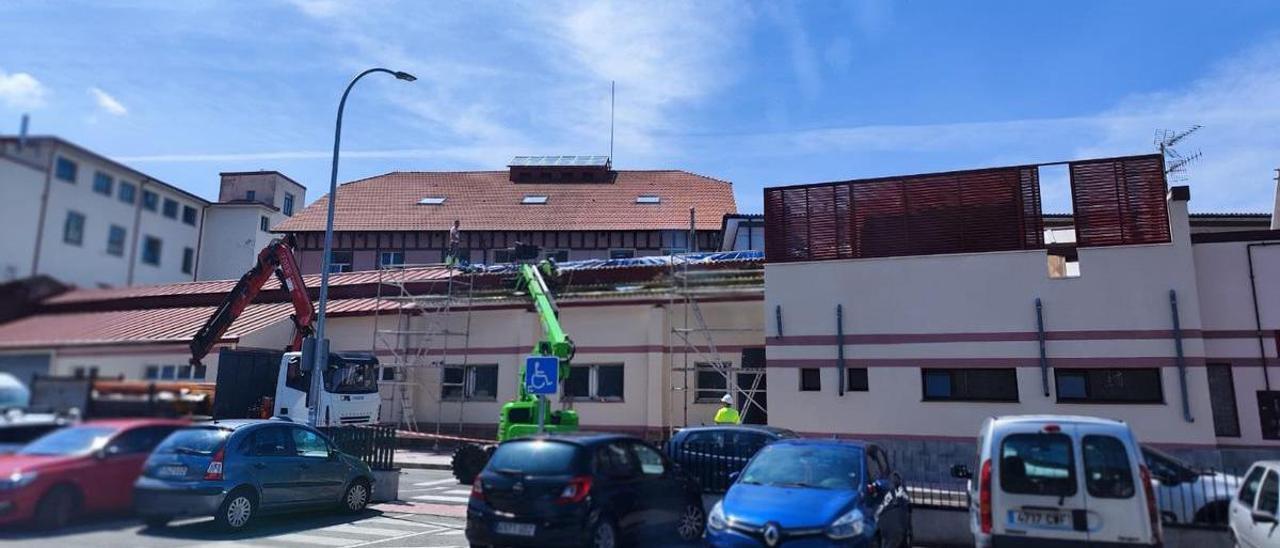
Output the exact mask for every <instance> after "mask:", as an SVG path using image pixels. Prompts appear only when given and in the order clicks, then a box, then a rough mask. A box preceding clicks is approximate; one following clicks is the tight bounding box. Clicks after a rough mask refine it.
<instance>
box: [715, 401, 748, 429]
mask: <svg viewBox="0 0 1280 548" xmlns="http://www.w3.org/2000/svg"><path fill="white" fill-rule="evenodd" d="M720 403H722V404H724V405H723V406H721V407H720V410H719V411H716V419H715V420H716V424H738V423H739V422H742V419H741V418H740V417H738V410H737V409H734V408H733V396H730V395H729V394H725V395H724V397H723V398H720Z"/></svg>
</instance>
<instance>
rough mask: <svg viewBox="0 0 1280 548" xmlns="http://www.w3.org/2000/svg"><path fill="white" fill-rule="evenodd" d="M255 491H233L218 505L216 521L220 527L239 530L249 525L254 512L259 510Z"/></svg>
mask: <svg viewBox="0 0 1280 548" xmlns="http://www.w3.org/2000/svg"><path fill="white" fill-rule="evenodd" d="M254 499H255V497H254V496H253V493H252V492H251V491H249V490H247V489H239V490H236V491H232V492H231V494H230V495H227V498H226V500H223V501H222V506H219V507H218V514H217V515H216V516H214V521H215V522H216V523H217V524H218V527H219V528H222V529H225V530H228V531H239V530H241V529H244V528H245V527H247V526H248V525H249V522H250V521H252V520H253V516H254V513H255V512H257V510H258V502H257V501H256V500H254Z"/></svg>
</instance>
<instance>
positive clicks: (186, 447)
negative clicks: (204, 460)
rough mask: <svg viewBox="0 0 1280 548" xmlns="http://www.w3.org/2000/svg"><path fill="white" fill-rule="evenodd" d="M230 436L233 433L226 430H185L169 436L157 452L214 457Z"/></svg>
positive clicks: (157, 448)
mask: <svg viewBox="0 0 1280 548" xmlns="http://www.w3.org/2000/svg"><path fill="white" fill-rule="evenodd" d="M230 435H231V431H230V430H227V429H225V428H184V429H182V430H178V431H176V432H174V433H172V434H169V437H167V438H165V439H164V441H163V442H161V443H160V446H159V447H156V451H155V452H156V453H164V454H174V453H182V454H189V455H212V454H213V452H214V451H217V450H218V448H219V447H221V446H222V442H224V441H226V439H227V437H228V436H230Z"/></svg>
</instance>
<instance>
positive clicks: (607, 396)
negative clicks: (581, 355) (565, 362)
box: [561, 363, 624, 402]
mask: <svg viewBox="0 0 1280 548" xmlns="http://www.w3.org/2000/svg"><path fill="white" fill-rule="evenodd" d="M623 371H624V370H623V368H622V364H620V363H614V364H594V365H574V366H572V367H570V368H569V378H568V379H566V380H565V383H564V391H563V394H562V396H561V399H563V400H566V401H581V400H591V401H610V402H613V401H622V400H623V394H624V389H623V386H624V385H623V383H624V380H623Z"/></svg>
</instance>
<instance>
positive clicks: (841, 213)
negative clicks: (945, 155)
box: [765, 167, 1044, 262]
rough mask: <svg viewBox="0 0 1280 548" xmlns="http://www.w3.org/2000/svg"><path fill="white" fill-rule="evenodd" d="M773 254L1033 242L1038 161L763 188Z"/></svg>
mask: <svg viewBox="0 0 1280 548" xmlns="http://www.w3.org/2000/svg"><path fill="white" fill-rule="evenodd" d="M765 223H766V226H768V227H769V229H768V230H766V231H765V234H766V236H765V255H766V257H767V258H768V260H769V261H772V262H792V261H816V260H829V259H851V258H862V257H892V256H900V255H929V254H941V253H961V252H982V251H1002V250H1011V249H1037V248H1041V247H1043V246H1044V232H1043V223H1042V220H1041V218H1040V187H1039V178H1038V177H1037V172H1036V168H1034V167H1015V168H1001V169H987V170H979V171H967V172H957V173H945V174H936V175H915V176H910V177H901V178H886V179H873V180H864V181H851V182H846V183H835V184H821V185H812V186H803V187H788V188H774V189H766V190H765Z"/></svg>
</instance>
